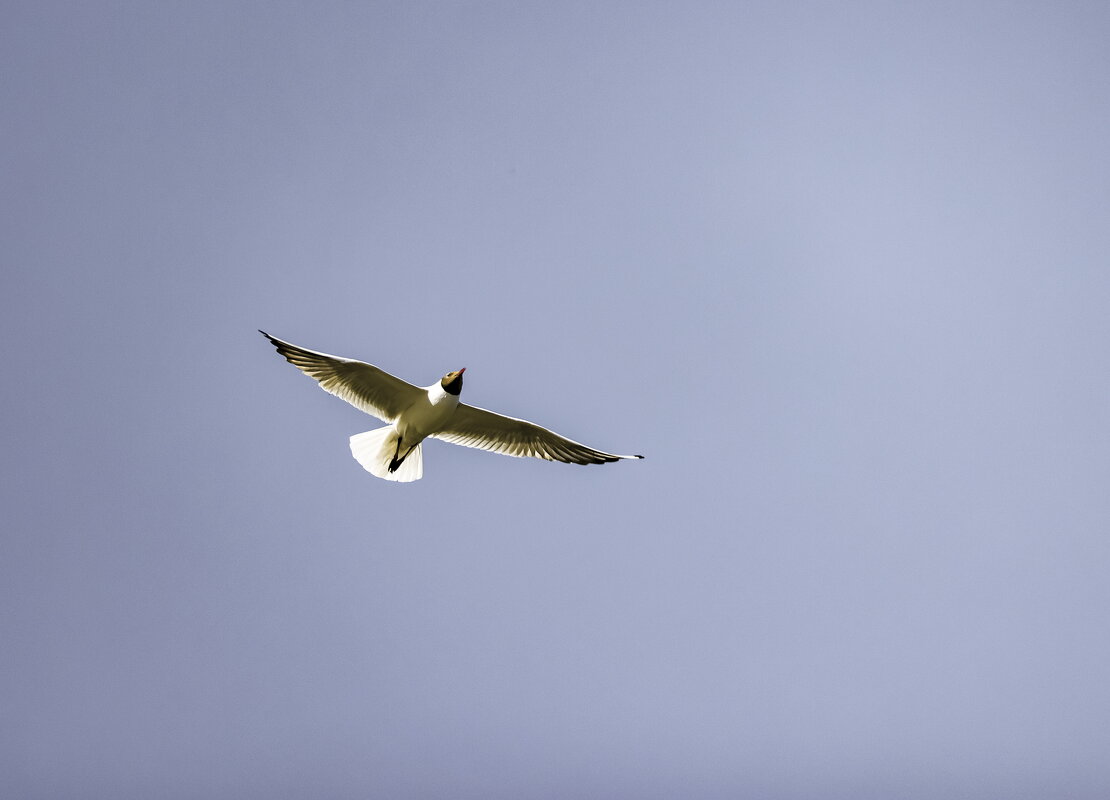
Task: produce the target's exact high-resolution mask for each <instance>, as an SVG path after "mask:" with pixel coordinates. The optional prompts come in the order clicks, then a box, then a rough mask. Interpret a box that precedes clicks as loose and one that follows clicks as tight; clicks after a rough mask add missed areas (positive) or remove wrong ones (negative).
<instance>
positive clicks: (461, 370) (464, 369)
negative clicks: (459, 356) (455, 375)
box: [459, 367, 466, 375]
mask: <svg viewBox="0 0 1110 800" xmlns="http://www.w3.org/2000/svg"><path fill="white" fill-rule="evenodd" d="M464 372H466V367H463V368H462V369H460V370H459V374H460V375H462V374H463V373H464Z"/></svg>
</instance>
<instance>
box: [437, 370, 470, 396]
mask: <svg viewBox="0 0 1110 800" xmlns="http://www.w3.org/2000/svg"><path fill="white" fill-rule="evenodd" d="M464 372H466V367H463V368H462V369H457V370H455V371H454V372H448V373H447V374H446V375H444V376H443V377H442V378H440V381H439V385H440V386H442V387H443V391H445V392H447V394H454V395H458V394H461V393H462V375H463V373H464Z"/></svg>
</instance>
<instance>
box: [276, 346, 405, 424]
mask: <svg viewBox="0 0 1110 800" xmlns="http://www.w3.org/2000/svg"><path fill="white" fill-rule="evenodd" d="M259 333H261V334H262V335H263V336H265V337H266V338H267V339H269V340H270V341H271V342H273V344H274V347H276V348H277V351H278V352H279V353H281V354H282V355H283V356H285V360H286V361H288V362H289V363H290V364H292V365H293V366H294V367H296V368H297V369H299V370H300V371H301V372H303V373H304V374H305V375H308V376H309V377H312V378H315V379H316V380H317V381H319V382H320V387H321V388H323V389H324V390H325V391H328V392H331V393H332V394H334V395H335V396H336V397H339V398H342V399H343V400H346V401H347V402H348V403H350V404H351V405H353V406H354V407H355V408H358V409H360V410H362V411H365V412H366V413H367V414H370V415H372V416H375V417H377V418H378V419H380V420H382V421H383V422H393V420H395V419H396V418H397V417H398V416H400V414H401V412H402V411H404V410H405V409H406V408H408V407H409V406H411V405H412V404H413V402H415V401H416V399H417V398H418V397H419V396H420V395H421V394H422V393H423V392H424V390H423V389H420V388H417V387H416V386H413V385H412V384H411V383H407V382H406V381H403V380H401V379H400V378H395V377H394V376H392V375H390V374H389V373H388V372H385V371H384V370H381V369H378V368H377V367H375V366H373V365H372V364H367V363H365V362H363V361H355V360H354V359H353V358H339V357H338V356H329V355H328V354H327V353H317V352H316V351H315V350H305V349H304V348H303V347H297V346H296V345H295V344H290V343H289V342H283V341H282V340H281V339H275V338H274V337H273V336H271V335H270V334H268V333H266V331H259Z"/></svg>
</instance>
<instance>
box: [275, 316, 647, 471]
mask: <svg viewBox="0 0 1110 800" xmlns="http://www.w3.org/2000/svg"><path fill="white" fill-rule="evenodd" d="M259 333H261V334H262V335H263V336H265V337H266V338H267V339H269V340H270V341H271V342H272V343H273V345H274V347H276V348H277V351H278V353H280V354H281V355H283V356H285V359H286V361H288V362H289V363H290V364H292V365H293V366H295V367H296V368H297V369H299V370H300V371H301V372H303V373H305V374H306V375H308V376H309V377H312V378H315V379H316V380H317V381H318V382H319V383H320V387H321V388H323V389H324V390H325V391H328V392H331V393H332V394H334V395H335V396H336V397H339V398H342V399H343V400H346V401H347V402H348V403H350V404H351V405H353V406H354V407H355V408H358V409H360V410H362V411H365V412H366V413H367V414H370V415H371V416H374V417H377V418H378V419H380V420H381V421H382V422H388V423H389V424H388V425H386V426H385V427H384V428H378V429H377V430H372V431H367V432H366V433H358V434H355V435H354V436H352V437H351V454H352V455H353V456H354V457H355V460H356V461H358V463H359V464H361V465H362V466H363V468H364V469H365V470H366V471H367V472H369V473H370V474H372V475H376V476H377V477H379V478H385V479H386V480H388V481H400V482H403V483H407V482H409V481H415V480H419V479H420V478H421V477H422V476H423V475H424V456H423V454H422V453H421V443H422V442H423V441H424V440H425V439H426V438H428V437H429V436H431V437H432V438H434V439H442V440H443V441H445V442H451V443H452V444H461V445H463V446H464V447H476V448H478V449H479V450H492V451H493V452H495V453H501V454H503V455H507V456H517V457H524V456H531V457H532V458H543V459H547V460H548V461H562V462H564V463H567V464H604V463H607V462H610V461H619V460H620V459H622V458H643V456H620V455H615V454H613V453H606V452H604V451H602V450H597V449H595V448H593V447H587V446H586V445H584V444H579V443H578V442H575V441H571V440H570V439H568V438H566V437H565V436H560V435H559V434H557V433H555V432H554V431H549V430H548V429H547V428H541V427H540V426H539V425H536V424H535V423H533V422H527V421H526V420H523V419H516V418H514V417H506V416H504V415H502V414H495V413H494V412H492V411H486V410H485V409H484V408H478V407H477V406H470V405H467V404H466V403H462V402H459V395H460V394H461V393H462V386H463V373H464V372H466V367H463V368H462V369H460V370H456V371H454V372H448V373H447V374H446V375H444V376H443V377H442V378H440V379H439V380H438V381H436V382H435V383H433V384H432V385H431V386H413V385H412V384H411V383H407V382H405V381H403V380H401V379H400V378H396V377H394V376H393V375H390V374H389V373H388V372H386V371H384V370H381V369H378V368H377V367H375V366H373V365H371V364H367V363H365V362H363V361H356V360H354V359H352V358H340V357H339V356H329V355H327V354H326V353H317V352H316V351H314V350H306V349H305V348H303V347H297V346H296V345H294V344H290V343H289V342H283V341H282V340H281V339H276V338H274V337H273V336H271V335H270V334H268V333H266V331H259Z"/></svg>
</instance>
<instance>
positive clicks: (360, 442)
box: [351, 425, 424, 483]
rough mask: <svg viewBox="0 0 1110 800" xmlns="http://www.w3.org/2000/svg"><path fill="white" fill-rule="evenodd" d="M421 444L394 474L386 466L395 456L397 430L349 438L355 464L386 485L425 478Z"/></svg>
mask: <svg viewBox="0 0 1110 800" xmlns="http://www.w3.org/2000/svg"><path fill="white" fill-rule="evenodd" d="M422 448H423V443H421V444H418V445H417V446H416V447H414V448H413V450H412V452H411V453H409V454H408V456H406V457H405V460H404V461H402V462H401V466H399V467H397V471H396V472H390V471H389V463H390V462H391V461H392V460H393V456H394V454H395V453H396V452H397V429H396V428H394V427H393V426H392V425H387V426H385V427H384V428H378V429H377V430H373V431H367V432H366V433H356V434H355V435H354V436H352V437H351V455H353V456H354V457H355V461H357V462H358V463H360V464H362V468H363V469H365V470H366V471H367V472H369V473H370V474H371V475H376V476H377V477H379V478H385V479H386V480H387V481H400V482H401V483H408V482H409V481H418V480H420V479H421V478H422V477H423V476H424V454H423V452H422Z"/></svg>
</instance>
